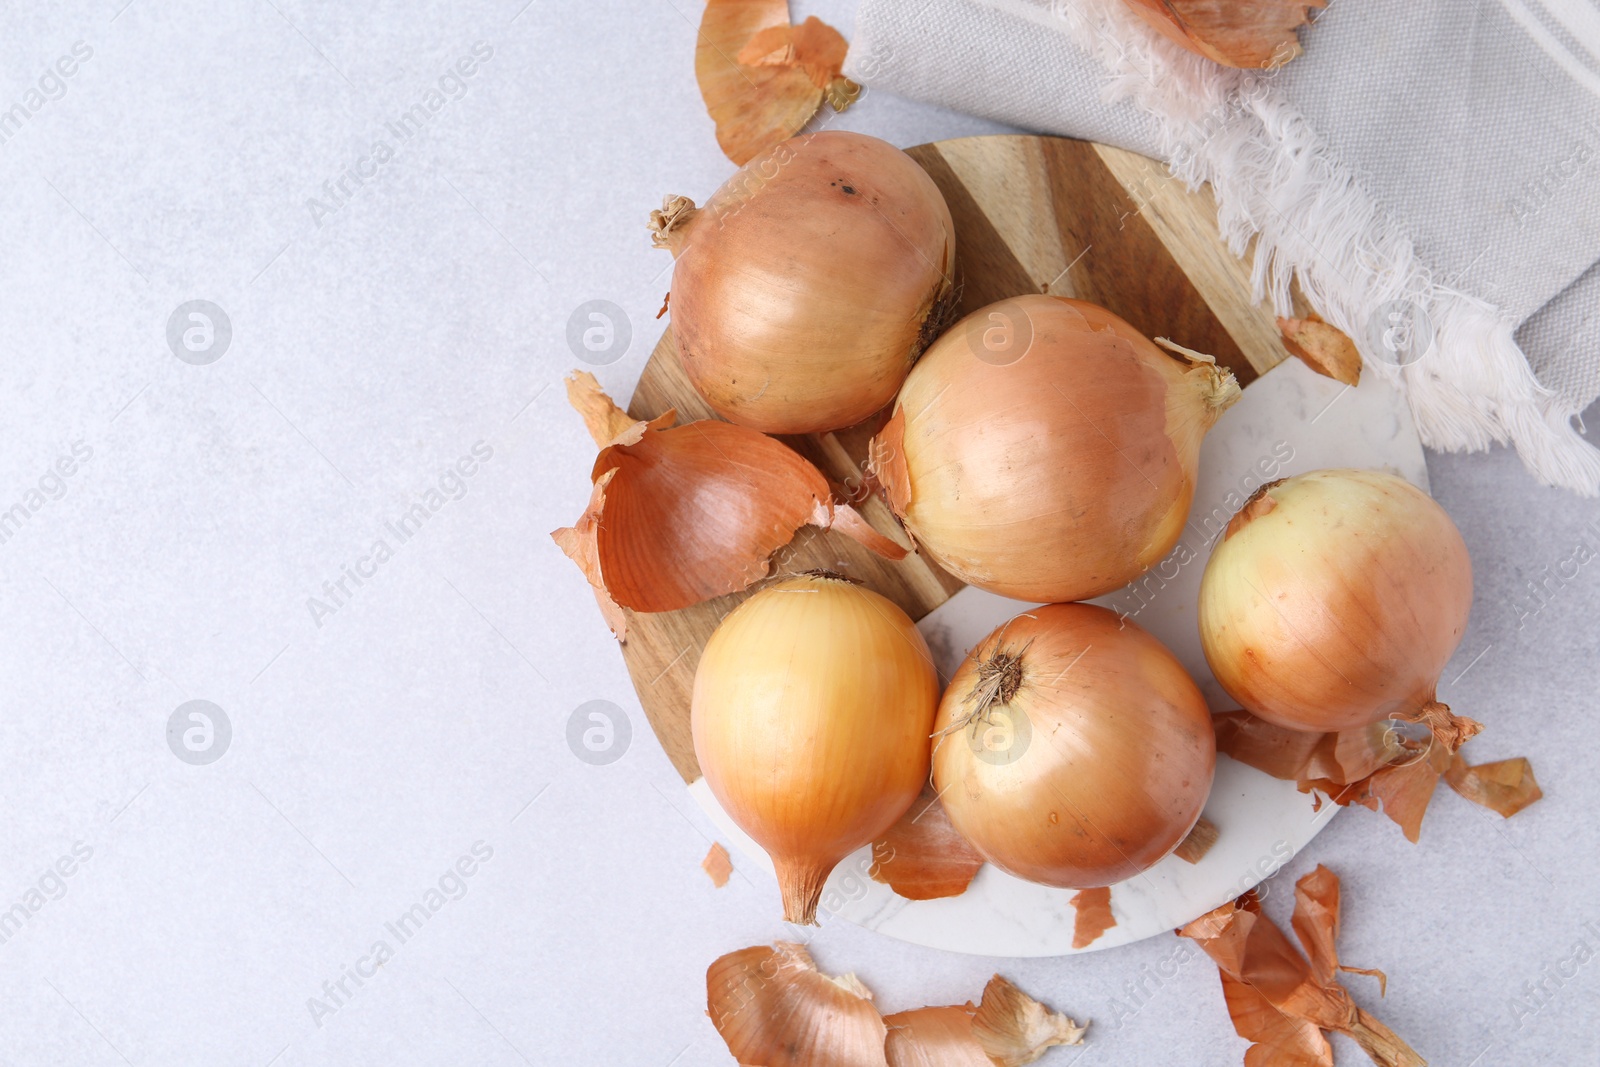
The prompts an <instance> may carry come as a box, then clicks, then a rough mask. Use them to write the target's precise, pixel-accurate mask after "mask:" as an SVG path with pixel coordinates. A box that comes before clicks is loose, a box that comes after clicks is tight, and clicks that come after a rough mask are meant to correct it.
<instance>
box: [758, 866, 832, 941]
mask: <svg viewBox="0 0 1600 1067" xmlns="http://www.w3.org/2000/svg"><path fill="white" fill-rule="evenodd" d="M772 862H773V866H774V867H776V868H777V872H778V891H779V892H780V893H782V894H783V921H784V922H786V923H795V924H796V925H798V926H817V925H819V924H818V923H817V903H818V902H819V901H820V900H821V899H822V887H823V886H825V885H826V884H827V882H828V875H829V874H830V873H832V871H833V868H834V863H825V862H818V861H816V860H809V859H784V858H780V857H773V861H772Z"/></svg>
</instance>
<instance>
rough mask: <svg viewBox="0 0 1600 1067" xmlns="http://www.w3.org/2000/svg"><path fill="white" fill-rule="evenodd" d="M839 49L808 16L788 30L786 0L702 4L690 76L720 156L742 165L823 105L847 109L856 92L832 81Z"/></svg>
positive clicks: (828, 30) (835, 34)
mask: <svg viewBox="0 0 1600 1067" xmlns="http://www.w3.org/2000/svg"><path fill="white" fill-rule="evenodd" d="M847 50H848V45H847V44H846V43H845V39H844V38H843V37H842V36H840V34H839V31H838V30H836V29H834V28H833V27H832V26H829V25H827V24H826V23H824V22H822V21H821V20H820V19H818V18H817V17H816V16H814V15H813V16H812V17H810V18H808V19H806V20H805V21H804V22H802V23H801V24H800V25H798V26H795V25H792V24H791V23H790V22H789V5H788V0H709V2H708V3H707V4H706V7H705V11H704V12H703V13H702V14H701V16H700V34H699V39H698V41H697V43H696V45H695V53H694V72H695V79H696V80H697V81H698V82H699V84H700V96H701V99H703V100H704V101H705V105H706V111H707V112H708V113H709V114H710V116H711V119H712V121H713V122H715V123H716V126H717V144H718V145H719V146H721V148H722V151H723V154H724V155H726V156H727V157H728V158H729V159H731V160H733V162H735V163H738V164H743V163H745V162H746V161H748V160H749V159H750V158H751V157H753V156H755V155H757V154H759V153H760V152H761V151H762V150H763V149H766V148H770V147H771V146H772V145H775V144H777V143H778V142H779V141H782V140H784V139H785V138H787V137H792V136H794V135H795V134H796V133H799V132H800V129H801V127H803V126H805V124H806V123H807V122H808V121H810V119H811V116H813V115H815V114H816V113H817V109H818V108H819V107H821V106H822V102H823V100H824V99H826V100H827V101H828V103H829V104H830V105H831V106H832V107H833V109H834V110H835V111H843V110H844V109H845V108H847V107H849V106H850V105H851V104H852V103H853V102H854V101H855V99H856V97H857V96H858V95H859V94H860V92H861V87H860V86H859V85H857V84H855V83H854V82H852V81H850V80H849V79H848V78H845V77H842V76H841V75H840V71H841V70H842V69H843V67H844V57H845V52H846V51H847Z"/></svg>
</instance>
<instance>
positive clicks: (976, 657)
mask: <svg viewBox="0 0 1600 1067" xmlns="http://www.w3.org/2000/svg"><path fill="white" fill-rule="evenodd" d="M1006 650H1010V652H1011V654H1014V655H1015V656H1016V658H1017V661H1018V662H1019V663H1020V668H1021V670H1020V677H1019V678H1018V679H1017V680H1016V686H1015V689H1014V690H1013V691H1012V694H1011V695H1010V697H1009V698H1007V699H1004V700H1003V701H1002V702H1000V703H998V704H995V705H994V706H993V707H992V709H991V710H992V713H993V714H992V715H991V716H990V718H991V720H992V721H991V722H990V723H984V722H982V721H975V722H973V723H972V724H970V725H963V724H964V723H965V722H966V720H967V719H968V718H969V716H970V715H971V713H972V712H973V711H974V710H975V704H974V703H973V702H969V701H968V697H969V695H971V694H972V693H973V692H974V689H975V688H976V687H978V686H979V685H980V683H981V681H982V679H981V678H980V674H981V673H982V668H981V667H980V664H982V663H984V662H990V663H994V662H997V661H996V660H995V659H994V656H995V654H996V653H997V652H1002V653H1003V652H1005V651H1006ZM1001 695H1002V696H1004V692H1003V691H1002V694H1001ZM1020 719H1025V720H1026V722H1027V739H1026V742H1025V743H1024V742H1022V741H1020V740H1017V739H1020V738H1021V737H1022V733H1023V731H1022V729H1021V728H1020V726H1019V725H1018V723H1019V720H1020ZM936 727H937V729H938V730H939V736H938V737H937V740H936V742H935V745H934V753H933V781H934V786H935V788H937V789H938V791H939V795H940V797H941V799H942V801H943V803H944V806H945V810H946V812H947V813H948V814H949V816H950V821H951V822H952V823H953V824H954V825H955V827H956V829H957V830H959V831H960V832H961V834H962V836H963V837H965V838H966V839H967V840H968V841H970V842H972V845H973V847H975V848H976V849H977V850H978V851H979V852H981V853H982V854H983V855H984V857H985V858H986V859H988V860H989V861H990V862H992V863H994V864H995V865H996V866H998V867H1000V868H1002V869H1003V870H1006V871H1009V872H1010V873H1012V874H1014V875H1016V876H1018V877H1019V878H1026V879H1028V880H1029V881H1034V882H1041V883H1043V884H1045V885H1053V886H1061V887H1064V888H1070V889H1092V888H1097V887H1101V886H1108V885H1112V884H1114V883H1116V882H1119V881H1122V880H1123V879H1126V878H1130V877H1132V876H1133V875H1135V874H1137V873H1139V872H1140V871H1143V870H1145V869H1147V868H1149V867H1150V866H1152V865H1153V864H1155V863H1156V862H1157V861H1159V860H1160V859H1162V858H1163V857H1164V856H1166V855H1167V854H1168V853H1169V852H1171V851H1172V850H1173V849H1174V848H1176V847H1177V846H1178V844H1179V843H1180V842H1181V841H1182V840H1183V839H1184V837H1185V836H1187V835H1188V833H1189V831H1190V829H1191V828H1192V827H1193V826H1194V824H1195V822H1196V820H1198V819H1199V818H1200V811H1201V808H1202V807H1203V806H1204V804H1205V800H1206V796H1207V794H1209V793H1210V791H1211V778H1212V773H1213V771H1214V770H1215V766H1216V741H1215V736H1214V734H1213V732H1212V729H1211V716H1210V713H1209V712H1208V711H1207V709H1206V704H1205V699H1204V698H1203V697H1202V696H1201V695H1200V690H1199V689H1198V688H1197V687H1196V686H1195V684H1194V682H1193V680H1191V679H1190V678H1189V676H1188V674H1187V673H1185V672H1184V669H1183V666H1182V665H1181V664H1179V663H1178V661H1177V659H1176V658H1174V656H1173V655H1172V653H1171V652H1169V651H1167V649H1166V648H1165V646H1163V645H1162V644H1161V642H1159V641H1157V640H1156V639H1155V638H1154V637H1151V636H1150V635H1149V634H1147V633H1145V632H1144V631H1143V630H1141V629H1140V628H1139V627H1137V626H1135V625H1134V624H1133V623H1131V622H1128V621H1126V620H1123V619H1119V618H1118V616H1117V615H1116V613H1114V612H1111V611H1107V610H1106V609H1104V608H1100V607H1095V606H1093V605H1090V604H1051V605H1048V606H1046V607H1042V608H1036V609H1033V610H1031V611H1028V612H1026V613H1024V614H1022V615H1019V616H1017V617H1016V618H1014V619H1012V620H1011V621H1010V622H1008V623H1006V624H1005V625H1004V626H1002V627H1001V628H1000V629H998V630H996V631H995V632H994V633H993V634H991V635H990V636H989V637H988V638H986V639H985V640H984V641H983V642H982V643H981V644H980V645H978V647H977V648H976V649H974V650H973V653H972V654H971V655H969V656H968V657H967V660H966V662H964V663H963V664H962V665H961V668H960V669H959V670H958V671H957V672H956V675H955V677H954V678H953V679H951V682H950V686H949V688H948V689H947V690H946V692H945V695H944V699H943V700H942V701H941V703H940V705H939V715H938V718H937V720H936ZM1007 728H1009V729H1011V731H1012V733H1011V734H1010V736H1009V738H1008V737H1007V736H1006V734H1005V733H1004V731H1005V730H1006V729H1007ZM991 729H998V730H1000V731H1001V733H1000V734H999V735H998V737H996V735H992V734H990V733H988V732H987V731H989V730H991ZM996 740H997V743H996V744H990V745H988V746H987V747H986V743H988V742H991V741H996ZM1008 741H1009V742H1010V745H1014V746H1015V747H1014V748H1012V747H1009V746H1008V744H1007V742H1008ZM980 752H984V753H988V756H987V757H985V756H984V755H980ZM1006 760H1009V762H1006Z"/></svg>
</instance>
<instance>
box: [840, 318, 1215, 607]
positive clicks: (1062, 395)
mask: <svg viewBox="0 0 1600 1067" xmlns="http://www.w3.org/2000/svg"><path fill="white" fill-rule="evenodd" d="M990 323H994V324H995V326H994V328H995V329H997V330H998V329H1010V330H1014V331H1015V332H1014V333H1013V334H1010V335H1008V336H1013V337H1021V336H1025V335H1028V334H1031V344H1028V345H1027V347H1026V349H1025V351H1023V352H1021V353H1020V354H1017V353H1012V352H1006V351H1001V352H1000V353H999V354H998V355H997V354H996V353H994V352H991V351H987V350H986V349H985V348H984V347H983V346H984V344H985V341H984V340H983V339H984V338H986V337H988V336H990V334H989V333H987V332H986V330H988V329H989V324H990ZM1017 343H1018V344H1019V345H1020V344H1021V343H1022V342H1017ZM1238 395H1239V388H1238V385H1237V384H1236V383H1235V382H1234V380H1233V375H1232V374H1231V373H1230V372H1228V371H1226V370H1224V369H1219V368H1217V367H1215V366H1210V365H1205V364H1201V365H1198V366H1189V367H1186V366H1185V365H1184V364H1183V363H1182V362H1180V361H1179V360H1177V359H1175V358H1173V357H1172V356H1169V355H1168V354H1167V353H1165V352H1163V351H1161V350H1160V349H1159V348H1157V347H1156V346H1155V345H1154V344H1153V343H1152V342H1151V341H1150V340H1149V338H1147V337H1145V336H1144V335H1143V334H1141V333H1139V332H1138V331H1137V330H1135V329H1134V328H1133V327H1132V326H1130V325H1129V324H1128V323H1126V322H1124V321H1123V320H1122V319H1120V318H1118V317H1117V316H1116V315H1113V314H1112V313H1111V312H1109V311H1107V310H1106V309H1105V308H1102V307H1098V306H1096V305H1094V304H1089V303H1085V302H1084V301H1080V300H1070V299H1067V298H1064V297H1053V296H1038V295H1032V296H1023V297H1018V298H1015V299H1012V300H1005V301H1001V302H999V303H997V304H991V305H989V306H988V307H986V308H983V309H980V310H979V311H976V312H974V313H973V314H972V315H969V316H967V317H966V318H965V319H962V320H961V321H960V322H958V323H956V324H955V325H954V326H952V327H951V328H950V329H949V330H948V331H946V333H945V334H944V335H943V336H942V337H940V338H939V340H938V341H937V342H935V343H934V344H933V345H932V346H931V347H930V348H929V349H928V351H927V352H926V353H924V354H923V357H922V359H921V360H920V361H918V363H917V365H916V367H915V368H914V369H913V370H912V372H911V374H910V376H909V377H908V378H907V379H906V383H905V386H904V387H903V388H902V389H901V390H900V396H899V398H898V400H897V401H896V403H895V410H894V414H893V416H892V417H891V419H890V421H889V423H888V425H887V426H885V427H884V429H883V431H882V432H881V433H880V434H879V435H878V437H877V438H875V439H874V441H873V445H872V463H873V470H874V473H875V474H876V476H877V478H878V481H879V482H880V484H882V485H883V487H884V489H885V493H886V495H887V497H888V500H889V503H890V505H891V506H892V507H893V508H894V510H895V512H896V514H898V515H899V516H900V518H901V520H902V521H903V522H904V523H905V525H906V527H907V529H909V530H910V531H911V534H912V536H914V537H915V538H916V540H917V542H918V544H919V545H920V546H921V548H922V550H923V551H924V552H926V553H927V554H928V555H930V556H932V557H933V558H934V559H935V560H936V561H937V562H938V563H939V564H940V565H941V566H943V567H944V568H945V569H946V570H948V571H950V572H951V573H952V574H954V575H956V576H957V577H959V578H961V579H962V580H963V581H965V582H967V583H968V584H969V585H975V586H978V587H979V588H980V589H987V590H988V591H990V592H992V593H999V594H1001V595H1002V596H1009V597H1015V598H1016V599H1018V600H1033V601H1050V602H1064V601H1072V600H1084V599H1087V598H1089V597H1094V596H1099V595H1100V594H1102V593H1108V592H1110V591H1112V590H1113V589H1118V588H1121V587H1122V586H1124V585H1126V584H1127V583H1128V582H1130V581H1132V580H1133V579H1134V578H1136V577H1138V576H1139V575H1140V574H1142V573H1143V572H1144V571H1145V570H1147V569H1148V568H1150V567H1151V566H1153V565H1154V564H1156V563H1158V562H1159V561H1160V560H1161V559H1163V558H1164V557H1165V556H1166V555H1167V553H1168V552H1170V551H1171V550H1172V547H1173V545H1174V544H1176V543H1177V539H1178V537H1179V535H1180V534H1181V533H1182V531H1183V524H1184V521H1185V520H1186V519H1187V517H1188V514H1189V505H1190V503H1191V501H1192V500H1193V498H1194V484H1195V471H1196V466H1197V464H1198V462H1199V455H1200V442H1201V439H1202V438H1203V437H1204V436H1205V434H1206V432H1207V431H1208V430H1209V429H1210V428H1211V427H1212V426H1213V425H1214V424H1215V422H1216V420H1217V418H1218V417H1219V416H1220V415H1221V413H1222V411H1223V410H1225V409H1226V408H1227V406H1228V405H1229V404H1231V403H1232V402H1233V401H1234V400H1236V399H1237V398H1238Z"/></svg>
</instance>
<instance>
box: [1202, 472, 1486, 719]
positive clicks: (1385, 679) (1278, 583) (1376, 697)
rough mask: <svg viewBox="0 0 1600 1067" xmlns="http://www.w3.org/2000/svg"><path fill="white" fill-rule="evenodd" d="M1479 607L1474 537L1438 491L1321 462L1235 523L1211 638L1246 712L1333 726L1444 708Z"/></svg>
mask: <svg viewBox="0 0 1600 1067" xmlns="http://www.w3.org/2000/svg"><path fill="white" fill-rule="evenodd" d="M1471 607H1472V563H1471V560H1470V559H1469V558H1468V556H1467V546H1466V544H1465V542H1463V541H1462V539H1461V534H1460V532H1458V531H1457V530H1456V527H1455V523H1453V522H1451V521H1450V516H1449V515H1447V514H1445V511H1444V509H1443V508H1441V507H1440V506H1439V505H1438V504H1437V503H1435V502H1434V501H1433V499H1432V498H1430V497H1429V496H1428V494H1426V493H1424V492H1423V491H1422V490H1420V489H1418V488H1417V487H1416V486H1414V485H1412V484H1411V483H1409V482H1407V481H1406V480H1405V479H1403V478H1398V477H1396V476H1395V475H1392V474H1386V473H1384V472H1382V471H1370V470H1321V471H1312V472H1311V473H1309V474H1300V475H1296V476H1295V477H1293V478H1288V479H1285V480H1282V481H1278V482H1271V483H1269V484H1267V485H1264V486H1262V487H1261V489H1259V490H1258V491H1257V492H1256V494H1255V495H1254V496H1253V497H1251V499H1250V500H1249V502H1248V503H1246V504H1245V506H1244V507H1243V508H1242V509H1240V511H1239V513H1238V514H1237V515H1235V516H1234V517H1233V520H1232V521H1231V522H1229V524H1228V527H1227V530H1226V531H1225V532H1224V534H1223V537H1222V540H1221V541H1219V542H1218V543H1217V546H1216V547H1215V548H1214V549H1213V550H1212V553H1211V559H1210V560H1209V561H1208V562H1207V563H1206V570H1205V576H1204V578H1203V579H1202V580H1201V584H1200V639H1201V643H1202V645H1203V647H1204V649H1205V655H1206V662H1207V663H1209V664H1210V666H1211V671H1212V673H1213V674H1214V675H1215V676H1216V679H1217V681H1218V682H1219V683H1221V685H1222V687H1223V688H1224V689H1226V690H1227V691H1228V693H1229V694H1230V695H1231V696H1232V697H1233V698H1234V699H1235V700H1237V701H1239V703H1240V704H1241V705H1242V706H1243V707H1244V708H1245V709H1246V710H1247V711H1250V712H1252V713H1254V714H1255V715H1258V716H1260V717H1261V718H1263V719H1266V720H1267V721H1268V722H1271V723H1275V724H1277V725H1279V726H1284V727H1288V728H1290V729H1296V730H1309V731H1319V732H1333V731H1340V730H1349V729H1354V728H1357V727H1362V726H1367V725H1369V724H1372V723H1376V722H1379V721H1381V720H1384V719H1389V718H1394V719H1402V720H1414V719H1420V718H1422V717H1423V715H1424V713H1425V712H1426V711H1427V709H1429V708H1430V707H1431V706H1437V707H1440V708H1442V707H1443V706H1442V705H1437V702H1436V699H1435V697H1436V690H1437V687H1438V682H1439V675H1440V674H1441V673H1442V672H1443V670H1444V667H1445V664H1446V662H1448V661H1449V659H1450V656H1451V654H1452V653H1453V652H1454V651H1455V649H1456V645H1457V644H1459V643H1460V641H1461V635H1462V634H1463V633H1464V632H1465V630H1466V626H1467V613H1468V611H1469V610H1470V609H1471ZM1452 751H1453V749H1452Z"/></svg>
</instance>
